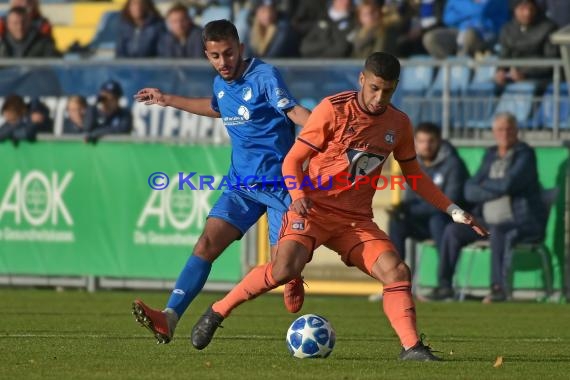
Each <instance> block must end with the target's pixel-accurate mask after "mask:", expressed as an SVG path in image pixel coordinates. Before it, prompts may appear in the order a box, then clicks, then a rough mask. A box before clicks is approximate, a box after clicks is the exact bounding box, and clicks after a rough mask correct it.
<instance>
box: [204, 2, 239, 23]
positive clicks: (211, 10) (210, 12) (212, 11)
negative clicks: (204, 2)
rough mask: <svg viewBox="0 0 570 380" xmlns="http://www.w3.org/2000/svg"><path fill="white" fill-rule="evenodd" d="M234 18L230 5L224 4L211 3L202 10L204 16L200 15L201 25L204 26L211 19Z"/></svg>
mask: <svg viewBox="0 0 570 380" xmlns="http://www.w3.org/2000/svg"><path fill="white" fill-rule="evenodd" d="M220 19H226V20H231V19H232V9H231V7H230V6H223V5H210V6H209V7H208V8H206V9H204V11H202V16H201V17H200V25H202V26H204V25H206V24H207V23H209V22H210V21H214V20H220Z"/></svg>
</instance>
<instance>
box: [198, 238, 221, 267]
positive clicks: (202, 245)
mask: <svg viewBox="0 0 570 380" xmlns="http://www.w3.org/2000/svg"><path fill="white" fill-rule="evenodd" d="M221 252H222V249H220V247H218V245H217V244H216V242H215V241H213V239H212V238H210V237H209V236H208V235H207V234H202V235H201V236H200V238H199V239H198V241H197V242H196V245H195V246H194V255H196V256H198V257H200V258H202V259H204V260H207V261H209V262H212V261H214V260H216V259H217V258H218V256H220V253H221Z"/></svg>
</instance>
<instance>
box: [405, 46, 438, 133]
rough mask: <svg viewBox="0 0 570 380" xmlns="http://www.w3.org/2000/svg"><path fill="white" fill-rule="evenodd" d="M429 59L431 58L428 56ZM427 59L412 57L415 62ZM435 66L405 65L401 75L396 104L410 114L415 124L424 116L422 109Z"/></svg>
mask: <svg viewBox="0 0 570 380" xmlns="http://www.w3.org/2000/svg"><path fill="white" fill-rule="evenodd" d="M428 59H429V58H428ZM422 60H426V58H424V57H423V56H421V57H414V58H412V59H411V61H413V62H414V63H419V62H421V61H422ZM433 73H434V68H433V66H428V65H417V64H414V65H410V66H404V67H403V69H402V74H401V76H400V83H399V85H398V90H397V91H396V94H395V100H397V102H395V104H397V105H399V106H400V107H401V109H402V111H404V112H405V113H407V114H408V116H409V117H410V120H411V121H412V124H413V125H417V124H418V123H419V122H420V121H421V118H422V114H421V109H422V107H421V106H422V103H423V102H424V96H425V95H426V93H427V91H428V89H429V87H430V85H431V83H432V80H433Z"/></svg>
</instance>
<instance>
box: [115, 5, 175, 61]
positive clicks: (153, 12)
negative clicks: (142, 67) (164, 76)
mask: <svg viewBox="0 0 570 380" xmlns="http://www.w3.org/2000/svg"><path fill="white" fill-rule="evenodd" d="M164 32H165V27H164V21H163V19H162V17H161V16H160V13H159V12H158V10H157V9H156V7H155V6H154V3H153V1H152V0H128V1H127V2H126V3H125V5H124V6H123V9H122V10H121V17H120V20H119V32H118V39H117V46H116V48H115V56H116V57H121V58H142V57H156V56H157V55H158V41H159V39H160V37H161V36H162V34H163V33H164Z"/></svg>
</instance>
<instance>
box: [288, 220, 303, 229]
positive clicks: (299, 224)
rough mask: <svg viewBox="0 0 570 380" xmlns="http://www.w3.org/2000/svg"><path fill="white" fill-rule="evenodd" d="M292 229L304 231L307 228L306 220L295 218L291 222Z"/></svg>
mask: <svg viewBox="0 0 570 380" xmlns="http://www.w3.org/2000/svg"><path fill="white" fill-rule="evenodd" d="M291 229H292V230H296V231H303V230H304V229H305V221H304V220H302V219H301V220H294V221H293V223H291Z"/></svg>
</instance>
